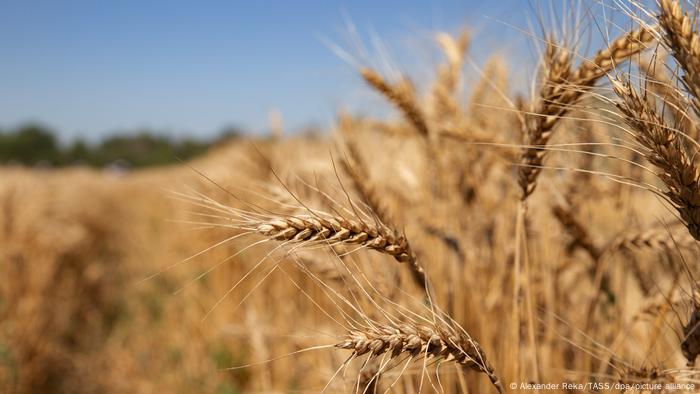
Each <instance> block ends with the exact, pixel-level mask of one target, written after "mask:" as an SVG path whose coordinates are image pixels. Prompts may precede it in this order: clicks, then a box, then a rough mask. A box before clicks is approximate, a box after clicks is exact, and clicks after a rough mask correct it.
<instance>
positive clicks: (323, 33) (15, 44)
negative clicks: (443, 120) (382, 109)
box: [0, 0, 532, 139]
mask: <svg viewBox="0 0 700 394" xmlns="http://www.w3.org/2000/svg"><path fill="white" fill-rule="evenodd" d="M526 15H527V16H531V15H532V13H531V10H530V4H529V2H528V1H525V0H491V1H476V0H459V1H458V0H438V1H419V0H401V1H399V0H392V1H381V2H375V1H368V0H360V1H350V0H345V1H341V0H333V1H321V0H316V1H197V2H195V1H192V2H182V1H163V0H157V1H87V0H82V1H32V0H25V1H8V0H2V1H0V91H1V93H0V127H12V126H15V125H17V124H19V123H22V122H25V121H30V120H34V121H39V122H42V123H44V124H46V125H48V126H50V127H53V128H54V129H56V130H57V131H59V132H60V133H61V136H62V138H64V139H67V138H71V137H74V136H84V137H87V138H90V139H92V138H96V137H97V136H101V135H105V134H108V133H112V132H116V131H120V130H134V129H137V128H142V127H146V128H151V129H156V130H162V131H171V132H173V133H177V134H192V135H213V134H215V133H217V132H218V131H219V130H220V129H221V128H222V127H223V126H225V125H238V126H240V127H242V128H246V129H249V130H251V131H253V132H258V131H261V130H264V129H265V128H266V125H267V114H268V111H269V110H270V109H271V108H277V109H279V111H280V112H281V113H282V115H283V118H284V123H285V127H286V128H289V129H294V128H298V127H301V126H304V125H307V124H317V125H321V126H324V125H328V124H329V123H330V121H331V120H332V119H333V117H334V114H335V112H336V110H337V109H338V108H339V107H341V106H344V107H348V108H350V109H357V110H359V111H362V110H364V109H368V108H369V110H371V105H369V106H368V105H366V103H376V101H372V98H371V95H370V94H368V92H367V90H366V89H365V88H364V86H363V85H362V83H361V81H360V80H359V79H358V78H357V76H356V73H355V71H354V70H353V68H352V67H351V66H350V65H348V64H347V63H345V62H344V61H342V60H341V59H340V58H339V57H338V56H336V55H335V54H334V53H333V52H332V51H331V50H330V49H329V48H328V47H327V46H326V45H325V44H324V43H323V39H321V37H325V38H327V39H329V40H330V41H333V42H335V43H337V44H339V45H340V46H341V47H344V48H346V49H350V52H352V45H350V42H349V41H348V39H347V31H348V28H347V20H348V17H349V19H350V20H352V22H354V24H355V25H356V26H357V29H358V31H359V32H360V33H361V35H362V37H363V39H364V40H365V43H366V44H367V45H368V46H371V37H373V36H376V37H379V38H381V39H382V40H384V41H385V42H386V44H387V46H388V47H389V49H390V53H391V55H392V57H393V58H394V59H396V60H397V63H399V64H401V61H402V60H404V61H407V62H408V63H409V64H413V63H411V62H413V61H414V60H415V59H421V58H423V59H424V60H425V61H426V63H425V64H426V65H427V64H430V63H429V62H430V61H436V58H433V59H431V58H429V57H430V52H429V51H427V52H425V53H423V52H422V51H423V49H422V48H424V47H429V46H430V40H429V38H430V36H431V33H432V32H434V31H437V30H448V31H453V32H454V31H457V30H458V29H459V27H460V26H462V25H465V24H466V25H468V26H470V27H471V28H472V29H473V30H475V31H476V33H477V34H478V35H479V37H480V40H481V42H482V43H490V44H495V45H499V44H500V45H499V46H500V47H505V46H506V45H508V43H507V42H505V41H507V39H508V38H509V37H510V38H512V37H514V36H515V37H517V36H518V35H521V34H520V33H517V32H516V31H515V30H513V29H509V28H507V27H505V26H504V25H503V24H502V23H500V22H498V21H504V22H511V23H520V26H521V27H526V21H525V19H524V17H525V16H526ZM518 21H519V22H518ZM479 50H480V49H479V48H478V47H477V48H476V49H475V51H476V52H477V55H478V52H479ZM425 57H428V59H425ZM406 59H408V60H406ZM404 65H406V64H405V63H404ZM407 68H409V67H407ZM363 103H364V104H363Z"/></svg>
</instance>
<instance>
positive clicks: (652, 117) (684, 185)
mask: <svg viewBox="0 0 700 394" xmlns="http://www.w3.org/2000/svg"><path fill="white" fill-rule="evenodd" d="M611 81H612V86H613V90H614V91H615V94H617V96H618V97H619V98H620V102H618V103H616V105H617V107H618V109H619V110H620V112H621V113H622V115H623V118H624V120H625V122H626V123H627V124H628V125H629V126H630V127H631V129H632V131H633V133H634V136H635V139H636V140H637V142H638V143H639V144H640V145H641V146H642V147H643V148H644V155H645V158H646V159H647V161H649V162H650V163H651V164H653V165H654V166H656V167H657V168H658V169H659V170H660V171H659V172H658V174H657V176H658V177H659V179H661V181H663V183H664V184H665V185H666V188H667V191H666V192H665V193H664V195H665V197H666V198H667V200H668V201H669V202H670V203H671V204H673V206H674V208H675V209H676V210H677V211H678V213H679V215H680V217H681V219H682V220H683V223H684V224H685V226H686V227H687V228H688V231H689V232H690V235H692V236H693V238H695V239H696V240H700V174H698V169H697V166H696V165H695V163H694V161H693V159H692V157H691V156H690V155H689V154H688V153H687V151H686V149H687V148H686V144H685V143H684V141H683V138H682V136H681V134H680V133H679V132H678V131H677V130H675V129H672V128H671V127H669V126H667V125H666V124H665V121H664V119H663V118H662V117H661V116H660V115H658V114H657V113H656V111H655V109H654V108H651V107H650V106H649V105H648V104H647V101H646V100H645V99H644V98H643V97H641V96H640V95H639V94H638V93H637V92H636V90H635V89H633V88H632V86H631V85H630V83H629V81H624V80H620V79H611Z"/></svg>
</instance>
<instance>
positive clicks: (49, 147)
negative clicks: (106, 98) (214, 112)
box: [0, 124, 240, 168]
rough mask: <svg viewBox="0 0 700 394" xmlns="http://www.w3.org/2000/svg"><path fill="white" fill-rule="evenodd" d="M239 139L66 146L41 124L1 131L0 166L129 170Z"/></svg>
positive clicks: (139, 136) (155, 137)
mask: <svg viewBox="0 0 700 394" xmlns="http://www.w3.org/2000/svg"><path fill="white" fill-rule="evenodd" d="M239 135H240V133H239V132H238V130H236V129H234V128H230V129H226V130H224V131H223V132H222V133H221V134H220V136H219V137H217V138H215V139H212V140H208V141H203V140H198V139H193V138H179V139H174V138H171V137H168V136H164V135H160V134H156V133H152V132H149V131H141V132H138V133H135V134H121V135H114V136H110V137H107V138H105V139H103V140H102V141H100V142H97V143H88V142H86V141H85V140H82V139H76V140H74V141H72V142H71V143H69V144H67V145H65V144H61V143H59V141H58V140H57V138H56V136H55V133H54V132H53V131H52V130H50V129H49V128H47V127H44V126H42V125H39V124H25V125H22V126H19V127H17V128H16V129H14V130H0V164H12V163H14V164H23V165H27V166H48V167H61V166H70V165H87V166H92V167H104V166H109V165H118V166H121V167H127V168H137V167H147V166H154V165H162V164H168V163H173V162H176V161H177V160H178V159H182V160H187V159H189V158H192V157H194V156H197V155H200V154H202V153H204V152H205V151H207V150H208V149H209V148H210V147H211V146H213V145H216V144H219V143H221V142H222V141H224V140H228V139H231V138H236V137H238V136H239Z"/></svg>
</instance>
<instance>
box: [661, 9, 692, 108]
mask: <svg viewBox="0 0 700 394" xmlns="http://www.w3.org/2000/svg"><path fill="white" fill-rule="evenodd" d="M659 5H660V7H661V13H660V15H659V18H658V19H659V24H660V25H661V27H662V28H663V30H664V33H666V34H665V35H664V37H663V38H664V42H665V43H666V45H667V46H668V47H669V48H670V49H671V51H672V53H673V57H674V58H675V59H676V61H677V62H678V65H679V66H681V68H682V69H683V72H684V74H683V78H682V80H683V84H684V85H685V87H686V89H688V91H689V92H690V94H691V95H692V96H693V97H692V100H691V101H692V103H693V108H694V109H695V113H696V114H698V115H700V101H698V100H700V36H699V35H698V31H697V28H696V26H694V21H693V20H692V19H691V18H690V16H689V15H688V14H687V13H684V12H683V10H682V9H681V6H680V2H679V1H678V0H661V2H660V3H659Z"/></svg>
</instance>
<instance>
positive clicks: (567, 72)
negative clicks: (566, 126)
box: [518, 28, 654, 200]
mask: <svg viewBox="0 0 700 394" xmlns="http://www.w3.org/2000/svg"><path fill="white" fill-rule="evenodd" d="M653 37H654V36H653V34H652V33H651V32H650V31H649V30H647V29H643V28H642V29H638V30H633V31H630V32H628V33H626V34H624V35H623V36H621V37H619V38H617V39H616V40H615V41H613V42H612V44H610V45H609V46H608V47H607V48H605V49H603V50H601V51H599V52H598V53H596V55H595V56H593V59H592V60H590V61H587V62H584V63H582V64H581V65H580V66H579V67H578V68H577V69H576V70H573V69H572V55H571V53H570V52H569V51H568V50H567V49H566V48H564V47H561V46H558V45H556V44H555V43H554V42H553V41H551V40H549V41H548V42H547V45H546V48H545V54H544V59H543V64H544V65H546V70H545V77H544V81H543V83H542V87H541V89H540V94H539V98H538V100H537V102H536V104H535V108H533V110H532V112H531V113H529V114H526V116H525V117H524V123H523V132H524V135H525V138H526V143H527V145H528V147H527V148H525V149H524V150H523V151H522V153H521V157H520V169H519V170H518V184H519V185H520V187H521V189H522V195H521V199H522V200H526V199H527V197H528V196H529V195H530V194H532V192H533V191H534V190H535V187H536V186H537V177H538V175H539V173H540V172H541V171H542V163H543V161H544V156H545V153H546V150H545V148H546V145H547V143H548V142H549V139H550V138H551V136H552V131H553V129H554V126H555V125H556V124H557V122H558V121H559V119H561V118H562V117H563V116H565V115H566V113H567V112H568V110H569V109H570V107H571V106H572V105H573V104H575V103H576V102H577V101H578V100H579V99H580V98H581V97H582V96H583V94H584V93H585V92H586V91H588V90H590V88H591V87H592V86H593V85H594V84H595V82H596V81H597V80H598V79H599V78H600V77H602V76H603V75H605V74H606V73H608V72H610V71H611V70H613V69H614V68H615V66H616V65H617V64H619V63H621V62H623V61H625V60H626V59H628V58H629V57H630V56H632V55H634V54H636V53H639V52H640V51H641V50H643V49H644V48H645V47H646V45H647V43H649V42H651V41H652V39H653Z"/></svg>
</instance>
